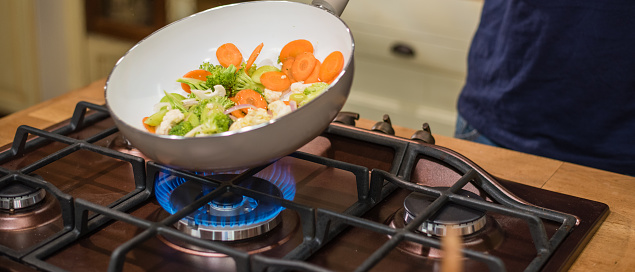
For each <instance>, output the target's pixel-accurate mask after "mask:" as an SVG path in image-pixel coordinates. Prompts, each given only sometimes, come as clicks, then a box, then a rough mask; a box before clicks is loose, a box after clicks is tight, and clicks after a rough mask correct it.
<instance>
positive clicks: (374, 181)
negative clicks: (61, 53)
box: [0, 102, 576, 271]
mask: <svg viewBox="0 0 635 272" xmlns="http://www.w3.org/2000/svg"><path fill="white" fill-rule="evenodd" d="M88 108H90V109H92V110H95V111H96V112H94V113H93V114H87V112H88V111H87V109H88ZM104 118H108V112H107V110H106V109H105V108H104V107H103V106H98V105H93V104H90V103H85V102H81V103H80V104H78V106H77V109H76V110H75V114H74V115H73V117H72V119H71V122H70V124H68V125H66V126H64V127H62V128H60V129H57V130H55V131H52V132H46V131H42V130H37V129H34V128H31V127H26V126H23V127H20V129H18V132H17V133H16V138H15V141H14V143H13V146H12V148H11V149H10V150H8V151H5V152H3V153H2V154H0V162H3V161H6V160H9V159H11V158H12V157H15V156H20V155H21V154H23V153H24V152H28V151H29V150H33V149H35V148H37V147H39V146H42V145H44V144H46V143H47V142H50V141H59V142H63V143H67V144H68V147H67V148H65V149H63V150H60V151H59V152H57V153H55V154H51V155H50V156H49V157H47V158H45V159H43V160H41V161H38V162H37V163H35V164H33V165H29V166H27V167H25V168H23V169H20V170H18V171H8V170H6V169H1V168H0V174H1V175H2V177H0V186H2V185H3V184H6V183H9V182H12V181H14V180H20V181H23V182H25V183H27V184H36V185H41V186H44V187H45V188H46V189H47V190H48V191H52V192H54V193H55V194H56V197H57V198H58V199H60V202H62V203H63V204H64V205H63V213H64V226H65V228H64V232H63V233H60V234H59V235H58V236H56V237H52V238H51V239H50V240H48V241H46V242H45V243H43V244H41V245H38V247H36V248H31V249H29V250H27V251H25V252H11V251H10V250H8V251H7V250H6V249H5V248H0V249H2V250H3V252H8V253H3V254H7V255H9V256H10V257H13V258H17V259H22V260H24V261H25V262H26V263H28V264H30V265H33V266H35V267H37V268H39V269H42V270H47V271H60V270H62V269H60V268H59V267H56V266H54V265H52V264H49V263H47V262H46V258H47V256H50V255H51V254H53V253H54V252H56V251H57V250H59V249H60V248H62V247H64V246H66V245H68V244H70V243H72V242H73V241H75V240H77V239H78V238H79V237H82V236H85V235H90V233H91V232H92V231H94V230H97V229H98V228H99V227H100V226H103V225H104V224H105V223H108V222H110V221H112V220H117V221H123V222H126V223H128V224H132V225H135V226H137V227H138V228H140V229H142V230H143V231H142V232H141V233H140V234H138V235H136V236H135V237H134V238H133V239H131V240H129V241H127V242H125V243H124V244H122V245H120V246H119V247H118V248H117V249H116V250H115V251H113V252H112V254H111V258H110V263H109V267H108V271H121V270H122V268H123V264H124V262H125V256H126V254H127V253H128V252H129V251H130V250H132V249H133V248H135V247H137V246H139V245H140V244H141V243H143V242H144V241H146V240H147V239H150V238H152V237H155V236H157V235H162V236H165V237H170V238H171V239H178V240H182V241H184V242H187V243H190V244H192V245H195V246H198V247H202V248H206V249H209V250H214V251H217V252H220V253H224V254H226V255H227V256H229V257H231V258H233V259H234V260H235V262H236V266H237V267H236V268H237V270H238V271H273V270H302V271H329V270H327V269H325V268H323V267H320V266H318V265H315V264H311V263H308V262H305V261H304V260H306V259H308V258H310V257H311V255H312V254H313V253H314V252H316V251H318V250H319V249H320V248H322V247H323V246H324V245H326V244H328V243H329V241H331V240H332V239H333V238H334V237H335V236H337V235H338V234H339V233H341V232H342V231H343V230H345V229H347V228H348V227H357V228H364V229H368V230H371V231H373V232H377V233H381V234H389V235H390V236H391V237H392V238H391V239H390V240H389V241H388V242H387V243H386V244H385V245H384V246H382V247H381V248H379V249H378V250H377V251H375V252H374V253H373V254H372V256H371V258H369V259H367V260H366V261H364V262H363V263H362V264H361V265H360V266H359V267H358V268H357V271H368V270H370V269H371V268H372V267H373V266H374V265H375V264H376V263H378V262H379V261H380V260H381V259H382V258H383V257H384V256H386V254H387V253H388V252H389V251H391V250H393V249H394V247H395V246H396V244H398V243H399V242H400V241H402V240H409V241H412V242H416V243H420V244H423V245H425V246H429V247H434V248H440V242H439V240H438V239H434V238H431V237H426V236H422V235H418V234H415V233H414V232H413V231H412V230H411V227H408V228H404V229H394V228H391V227H389V226H387V225H384V224H382V223H379V222H373V221H370V220H367V219H364V218H362V217H361V216H362V215H363V214H364V213H366V212H367V211H368V210H370V209H371V208H373V207H374V206H375V205H377V204H378V203H380V202H381V201H382V200H383V199H384V198H386V197H387V196H388V195H390V194H391V193H392V192H393V191H395V190H397V189H398V188H401V189H406V190H410V191H416V192H420V193H423V194H427V195H431V196H435V197H437V200H436V201H435V204H434V205H431V206H430V208H429V209H426V210H424V211H423V212H422V213H421V214H419V215H418V216H417V217H416V219H415V222H414V223H413V225H416V223H421V222H423V221H424V220H426V218H428V217H429V216H431V215H432V214H433V213H434V212H435V211H436V209H438V208H440V207H441V206H442V204H444V203H447V202H454V203H458V204H461V205H469V206H473V207H476V208H477V209H480V210H488V211H496V212H499V213H504V214H509V215H513V216H519V217H521V218H524V219H525V220H526V221H527V224H528V225H530V226H531V227H532V229H534V230H532V231H531V235H532V239H533V240H534V243H535V245H536V251H537V257H536V258H535V259H534V260H533V261H532V262H531V264H530V265H529V267H527V269H526V270H527V271H538V270H540V268H541V267H542V265H543V264H544V263H545V262H546V260H548V259H549V256H550V254H551V253H552V252H553V251H554V249H555V248H557V247H558V245H559V244H560V243H561V242H562V241H563V239H564V238H565V237H566V236H567V234H568V233H569V232H570V231H571V229H572V228H573V226H574V225H575V223H576V218H575V217H573V216H571V215H568V214H564V213H560V212H556V211H550V210H544V209H540V208H538V207H535V206H532V205H527V204H525V203H518V202H516V201H514V200H513V199H511V198H510V197H509V196H508V195H507V194H506V193H505V192H504V191H503V190H502V189H501V188H500V187H499V186H497V185H496V183H495V182H494V183H493V182H492V180H493V179H492V178H491V177H489V176H488V175H487V174H486V173H485V172H484V171H482V170H481V169H480V168H478V167H477V166H475V165H473V164H471V163H470V162H469V161H467V160H465V159H464V158H462V157H461V156H459V155H457V154H454V153H453V152H451V151H449V150H445V149H443V148H431V147H430V146H429V145H420V144H414V143H409V142H405V141H402V140H394V139H392V138H384V137H382V136H380V135H376V134H362V135H356V137H360V140H362V141H369V142H376V143H381V144H382V145H386V146H389V147H390V148H393V149H394V151H395V158H394V160H393V163H392V167H391V169H390V171H384V170H378V169H368V168H366V167H363V166H359V165H355V164H352V163H347V162H342V161H338V160H333V159H329V158H325V157H321V156H317V155H312V154H309V153H303V152H295V153H292V154H290V155H289V156H291V157H294V158H297V159H302V160H307V161H311V162H315V163H320V164H324V165H326V166H328V167H334V168H338V169H342V170H345V171H350V172H351V173H352V174H354V175H355V179H356V186H357V201H356V202H355V203H354V204H353V205H351V206H350V207H349V208H348V209H346V210H345V211H344V212H334V211H331V210H327V209H321V208H315V207H311V206H306V205H301V204H298V203H296V202H293V201H289V200H286V199H284V198H281V197H276V196H272V195H267V194H263V193H261V192H257V191H253V190H250V189H248V188H243V187H240V186H237V185H236V183H238V182H239V181H240V180H242V179H245V178H247V177H249V176H251V175H253V174H255V173H257V172H259V171H260V170H262V169H264V168H265V167H267V165H265V166H262V167H257V168H252V169H249V170H247V171H245V172H243V173H242V174H240V175H238V176H236V177H235V178H233V179H231V180H228V181H227V180H226V181H218V180H215V179H214V176H213V175H212V176H201V175H197V174H195V173H192V172H187V171H182V170H176V169H170V168H169V167H166V166H164V165H161V164H158V163H155V162H147V165H144V164H145V163H146V162H145V161H144V160H143V159H142V158H140V157H136V156H133V155H129V154H124V153H120V152H113V150H110V149H108V148H104V147H101V146H97V145H93V144H92V143H94V142H95V141H98V140H99V139H102V138H104V137H106V136H108V135H111V134H113V133H116V132H117V129H116V128H111V129H108V130H106V131H103V132H102V133H99V134H97V135H94V136H92V137H90V138H87V139H83V140H79V139H72V138H69V137H65V136H63V135H66V134H68V133H70V132H73V131H76V130H78V129H81V128H82V127H84V126H88V125H90V124H91V123H92V122H96V121H98V120H102V119H104ZM325 133H326V134H333V135H348V134H349V133H352V132H351V131H349V129H348V128H346V127H342V126H331V127H329V128H328V129H327V130H326V131H325ZM29 134H30V135H35V136H38V138H37V139H34V140H32V141H27V138H28V135H29ZM78 149H85V150H90V151H93V152H97V153H100V154H103V155H105V156H112V157H116V158H118V159H120V160H124V161H127V162H129V163H130V164H132V165H133V167H132V168H133V169H134V170H133V172H134V173H133V174H134V177H135V178H134V182H135V187H136V190H135V191H134V192H132V193H131V194H129V195H127V196H126V197H124V198H122V199H120V200H118V201H117V202H116V203H113V204H111V205H108V206H102V205H97V204H95V203H92V202H90V201H86V200H84V199H80V198H72V197H71V196H69V195H65V194H62V193H59V192H57V191H56V189H55V188H49V185H47V184H46V182H45V181H42V180H37V179H34V178H33V177H29V176H28V174H29V173H30V172H32V171H33V170H34V169H37V168H38V167H41V166H42V165H46V164H47V163H50V160H55V159H56V158H60V157H63V156H66V155H67V154H70V153H72V152H74V151H76V150H78ZM420 154H425V155H426V156H431V157H433V158H436V159H438V160H442V161H444V162H446V163H448V164H449V165H451V166H452V167H454V168H456V169H458V170H459V171H460V172H461V174H462V176H461V178H460V179H459V180H457V182H456V183H455V185H454V186H452V187H451V188H450V189H449V190H447V191H440V190H436V189H432V188H429V187H426V186H421V185H417V184H414V183H412V182H409V181H407V180H408V177H409V172H410V171H411V169H412V167H413V165H414V161H415V159H416V157H417V156H418V155H420ZM146 171H147V172H146ZM159 173H170V175H175V176H178V177H180V178H186V179H191V180H196V181H197V182H202V183H210V184H213V185H214V186H215V187H216V189H215V190H213V191H211V192H209V193H208V194H207V195H205V196H203V197H201V198H200V199H198V200H197V201H195V202H194V203H191V204H190V205H188V206H186V207H184V208H183V209H181V210H179V211H178V212H176V213H175V214H173V215H170V216H169V217H167V218H165V219H164V220H162V221H160V222H151V221H148V220H144V219H141V218H138V217H135V216H132V215H130V214H128V213H126V211H127V210H128V209H130V208H132V207H134V206H136V205H138V204H139V203H141V202H143V201H145V200H147V199H148V198H149V197H151V196H152V195H153V193H154V192H153V191H154V187H153V186H154V181H155V178H156V176H157V175H159ZM467 183H472V184H474V185H476V186H478V187H479V188H481V189H483V190H484V191H486V192H487V193H488V194H489V195H490V196H491V197H492V198H493V199H494V200H495V202H496V203H493V202H485V201H475V200H472V199H468V198H465V197H462V196H461V195H457V194H455V193H456V191H457V190H458V189H460V188H462V187H463V186H465V185H466V184H467ZM226 191H232V192H234V193H236V194H241V195H245V196H249V197H252V198H254V199H267V200H271V201H274V202H276V203H278V204H279V205H281V206H283V207H284V208H285V209H289V210H293V211H295V212H297V214H298V215H299V218H300V224H301V225H302V230H303V237H304V238H303V241H302V243H301V244H300V245H299V246H297V247H296V248H295V249H293V250H292V251H291V252H289V253H288V254H287V255H286V256H284V257H283V258H274V257H267V256H264V255H260V254H254V255H250V254H248V253H246V252H242V251H239V250H235V249H233V248H231V247H228V246H225V245H223V244H222V243H219V242H213V241H206V240H201V239H198V238H195V237H192V236H189V235H186V234H184V233H181V232H180V231H178V230H176V229H174V228H173V227H171V226H172V225H173V224H174V223H175V222H177V221H178V220H179V219H181V218H183V217H185V216H186V215H188V214H189V213H191V212H192V211H194V210H196V209H199V208H200V207H202V206H203V205H205V203H207V202H209V201H210V200H212V199H213V198H214V197H216V196H219V195H221V194H222V193H224V192H226ZM89 214H92V215H90V216H89ZM541 218H543V219H549V220H554V221H557V222H560V223H561V227H560V228H559V229H558V230H557V232H556V234H555V235H553V236H552V237H551V238H549V237H548V236H547V234H546V233H545V231H544V226H543V225H542V223H541ZM463 253H464V255H465V256H467V257H468V258H472V259H474V260H477V261H479V262H483V263H485V264H486V265H487V266H488V267H489V268H490V270H492V271H505V267H504V265H503V262H502V261H501V260H500V259H499V258H497V257H495V256H491V255H488V254H485V253H481V252H477V251H473V250H469V249H463Z"/></svg>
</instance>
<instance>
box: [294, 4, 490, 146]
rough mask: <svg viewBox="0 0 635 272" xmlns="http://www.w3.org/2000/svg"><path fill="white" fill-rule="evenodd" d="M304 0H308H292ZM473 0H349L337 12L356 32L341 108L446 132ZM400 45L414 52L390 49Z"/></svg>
mask: <svg viewBox="0 0 635 272" xmlns="http://www.w3.org/2000/svg"><path fill="white" fill-rule="evenodd" d="M298 2H303V3H310V2H311V1H298ZM481 7H482V1H479V0H393V1H384V0H350V1H349V2H348V5H347V6H346V8H345V9H344V13H343V14H342V17H341V18H342V20H344V22H346V24H347V25H348V26H349V27H350V29H351V32H352V33H353V37H354V39H355V46H356V47H355V77H354V81H353V87H352V90H351V94H350V96H349V99H348V100H347V102H346V104H345V105H344V110H347V111H353V112H357V113H359V114H360V115H361V116H362V117H364V118H367V119H371V120H377V121H380V120H381V119H382V116H383V114H389V115H390V118H391V121H392V123H393V124H395V125H400V126H405V127H410V128H413V129H420V128H421V125H422V124H423V123H424V122H427V123H429V124H430V127H431V129H432V132H433V133H436V134H442V135H446V136H451V135H453V133H454V123H455V120H456V99H457V97H458V94H459V92H460V91H461V88H462V86H463V83H464V81H465V75H466V61H467V51H468V48H469V45H470V42H471V39H472V35H473V34H474V31H475V30H476V26H477V24H478V22H479V17H480V12H481ZM398 45H400V46H402V48H408V49H410V50H412V52H413V53H414V55H413V56H410V57H408V56H403V55H399V54H395V53H394V52H393V47H395V46H398Z"/></svg>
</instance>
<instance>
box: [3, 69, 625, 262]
mask: <svg viewBox="0 0 635 272" xmlns="http://www.w3.org/2000/svg"><path fill="white" fill-rule="evenodd" d="M104 83H105V80H100V81H96V82H94V83H92V84H90V85H88V86H86V87H84V88H81V89H78V90H74V91H71V92H69V93H67V94H64V95H62V96H60V97H57V98H54V99H51V100H48V101H45V102H43V103H40V104H38V105H35V106H32V107H30V108H28V109H26V110H23V111H20V112H17V113H14V114H12V115H9V116H6V117H3V118H1V119H0V128H1V129H0V146H4V145H6V144H8V143H11V142H13V137H14V134H15V131H16V128H17V127H18V126H20V125H29V126H32V127H36V128H46V127H49V126H51V125H54V124H56V123H59V122H61V121H64V120H66V119H68V118H70V117H71V115H72V113H73V110H74V108H75V104H76V103H77V102H79V101H87V102H92V103H95V104H100V105H101V104H104V91H103V87H104ZM375 122H376V121H372V120H359V121H358V122H357V125H358V126H359V127H363V128H370V127H371V126H372V125H373V124H374V123H375ZM432 130H433V132H434V128H432ZM395 131H396V134H397V135H398V136H402V137H407V138H409V137H410V136H411V135H412V133H413V132H414V130H413V129H408V128H400V127H395ZM434 136H435V139H436V144H437V145H439V146H444V147H447V148H450V149H452V150H455V151H457V152H459V153H461V154H463V155H465V156H466V157H467V158H469V159H471V160H472V161H474V162H475V163H476V164H478V165H480V166H481V167H482V168H483V169H485V170H486V171H488V172H489V173H490V174H492V175H494V176H497V177H500V178H504V179H508V180H513V181H516V182H519V183H523V184H526V185H530V186H534V187H539V188H543V189H546V190H550V191H555V192H560V193H564V194H568V195H573V196H578V197H582V198H586V199H591V200H595V201H599V202H603V203H606V204H608V205H609V207H610V210H611V213H610V214H609V216H608V218H607V219H606V221H605V222H604V223H603V224H602V226H601V227H600V229H599V230H598V232H597V233H596V234H595V236H594V237H593V238H592V239H591V241H590V243H589V244H588V245H587V247H586V248H585V249H584V250H583V252H582V254H581V255H580V256H579V257H578V259H577V260H576V261H575V263H574V264H573V266H572V267H571V269H570V271H632V270H633V269H634V268H635V258H633V257H628V256H633V255H635V228H633V227H632V226H631V224H635V208H633V207H635V186H634V185H635V177H630V176H625V175H619V174H615V173H611V172H607V171H602V170H597V169H593V168H588V167H583V166H579V165H575V164H571V163H566V162H561V161H557V160H552V159H548V158H543V157H537V156H533V155H528V154H523V153H519V152H515V151H511V150H507V149H501V148H496V147H491V146H486V145H481V144H477V143H472V142H468V141H464V140H459V139H454V138H450V137H444V136H441V135H434Z"/></svg>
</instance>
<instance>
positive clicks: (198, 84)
mask: <svg viewBox="0 0 635 272" xmlns="http://www.w3.org/2000/svg"><path fill="white" fill-rule="evenodd" d="M176 82H179V83H185V84H187V85H188V86H190V88H192V89H197V90H207V89H209V87H208V86H207V82H206V81H204V80H200V79H196V78H187V77H182V78H179V79H177V80H176Z"/></svg>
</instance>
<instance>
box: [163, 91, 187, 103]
mask: <svg viewBox="0 0 635 272" xmlns="http://www.w3.org/2000/svg"><path fill="white" fill-rule="evenodd" d="M164 92H165V91H164ZM170 94H171V95H172V98H174V99H176V100H178V101H181V100H183V99H185V96H183V95H181V94H180V93H170ZM159 102H169V101H168V97H167V95H166V96H164V97H162V98H161V100H160V101H159Z"/></svg>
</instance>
